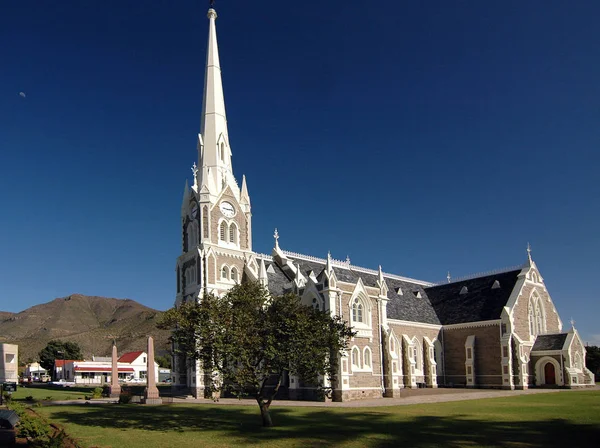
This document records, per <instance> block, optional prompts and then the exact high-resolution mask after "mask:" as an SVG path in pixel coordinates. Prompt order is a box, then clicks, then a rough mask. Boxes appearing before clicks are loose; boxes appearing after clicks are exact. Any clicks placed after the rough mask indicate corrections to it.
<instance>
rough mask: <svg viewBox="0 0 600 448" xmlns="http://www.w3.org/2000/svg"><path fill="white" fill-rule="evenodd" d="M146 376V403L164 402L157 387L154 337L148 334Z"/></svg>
mask: <svg viewBox="0 0 600 448" xmlns="http://www.w3.org/2000/svg"><path fill="white" fill-rule="evenodd" d="M146 378H147V380H148V386H147V387H146V390H145V391H144V403H145V404H162V398H160V396H159V394H158V388H157V387H156V371H155V370H154V339H152V336H148V356H147V358H146Z"/></svg>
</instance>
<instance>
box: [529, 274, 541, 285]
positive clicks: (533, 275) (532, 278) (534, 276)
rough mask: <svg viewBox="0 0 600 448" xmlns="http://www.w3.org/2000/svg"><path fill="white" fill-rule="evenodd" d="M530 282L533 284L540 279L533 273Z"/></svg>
mask: <svg viewBox="0 0 600 448" xmlns="http://www.w3.org/2000/svg"><path fill="white" fill-rule="evenodd" d="M531 281H532V282H534V283H539V282H540V279H539V277H538V275H537V273H536V272H535V271H534V272H532V273H531Z"/></svg>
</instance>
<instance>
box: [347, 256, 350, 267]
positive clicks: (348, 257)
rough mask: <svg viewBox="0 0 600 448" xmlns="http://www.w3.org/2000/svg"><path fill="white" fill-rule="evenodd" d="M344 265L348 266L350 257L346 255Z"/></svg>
mask: <svg viewBox="0 0 600 448" xmlns="http://www.w3.org/2000/svg"><path fill="white" fill-rule="evenodd" d="M346 264H347V265H348V266H350V255H346Z"/></svg>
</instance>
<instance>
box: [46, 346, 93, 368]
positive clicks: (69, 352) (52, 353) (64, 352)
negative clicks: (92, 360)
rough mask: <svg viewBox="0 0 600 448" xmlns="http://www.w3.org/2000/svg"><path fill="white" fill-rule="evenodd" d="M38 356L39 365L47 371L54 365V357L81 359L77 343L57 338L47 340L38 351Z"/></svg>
mask: <svg viewBox="0 0 600 448" xmlns="http://www.w3.org/2000/svg"><path fill="white" fill-rule="evenodd" d="M59 352H60V353H59ZM39 357H40V365H41V366H42V367H43V368H44V369H46V370H48V371H51V370H52V368H53V367H54V360H55V359H83V355H82V354H81V347H79V345H78V344H77V343H75V342H64V341H58V340H52V341H50V342H48V345H46V347H44V348H43V349H42V350H41V351H40V353H39Z"/></svg>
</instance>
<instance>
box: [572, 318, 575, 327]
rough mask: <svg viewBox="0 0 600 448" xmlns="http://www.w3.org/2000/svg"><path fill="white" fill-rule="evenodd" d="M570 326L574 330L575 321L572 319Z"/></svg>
mask: <svg viewBox="0 0 600 448" xmlns="http://www.w3.org/2000/svg"><path fill="white" fill-rule="evenodd" d="M571 326H572V327H573V328H575V319H573V318H572V317H571Z"/></svg>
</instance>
